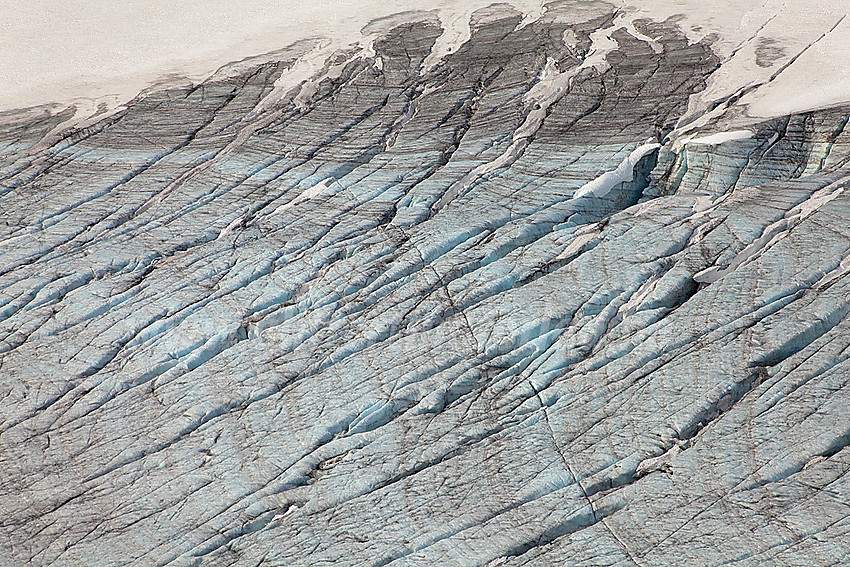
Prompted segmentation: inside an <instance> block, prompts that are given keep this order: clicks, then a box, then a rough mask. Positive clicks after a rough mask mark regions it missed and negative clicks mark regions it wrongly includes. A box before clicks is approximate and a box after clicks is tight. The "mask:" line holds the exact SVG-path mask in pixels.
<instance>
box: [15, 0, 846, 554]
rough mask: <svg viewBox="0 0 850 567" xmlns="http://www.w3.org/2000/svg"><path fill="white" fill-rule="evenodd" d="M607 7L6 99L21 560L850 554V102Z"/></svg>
mask: <svg viewBox="0 0 850 567" xmlns="http://www.w3.org/2000/svg"><path fill="white" fill-rule="evenodd" d="M582 6H584V7H585V8H587V7H588V5H587V4H586V3H585V4H582ZM594 6H595V8H594V9H588V10H586V11H583V12H582V11H578V10H576V11H575V12H573V16H574V17H572V19H568V18H560V17H556V15H557V14H556V13H555V12H554V11H552V12H551V13H550V12H547V13H548V14H549V16H550V17H548V18H547V16H546V14H544V15H543V16H542V17H541V18H540V19H537V20H531V21H529V19H528V18H525V17H524V15H523V14H522V13H520V12H517V11H513V10H511V9H509V8H507V7H505V6H497V7H493V8H490V9H487V10H484V11H478V12H475V13H474V14H472V19H471V24H470V27H469V28H468V31H469V37H468V38H465V36H464V35H463V34H460V35H459V36H458V37H460V38H461V39H464V38H465V39H464V41H463V42H462V43H459V42H451V45H453V46H456V47H454V48H453V49H452V50H451V51H450V52H449V51H448V50H447V49H445V50H443V47H439V49H441V50H443V51H445V53H444V54H443V53H442V51H441V56H440V58H439V59H438V58H436V57H432V58H431V59H430V60H428V58H429V57H430V56H431V54H432V53H433V48H434V46H435V45H438V46H440V45H447V44H449V42H447V41H443V40H440V38H443V37H444V30H443V29H442V27H441V20H440V19H439V18H437V17H436V16H435V15H434V14H420V16H421V18H420V19H419V20H418V21H413V22H408V23H404V20H402V23H401V24H400V25H399V26H388V27H387V32H386V33H385V34H384V35H379V36H377V37H376V38H375V41H374V43H373V44H372V45H371V48H370V49H371V51H370V50H369V49H365V48H364V49H363V50H355V51H353V52H351V51H346V52H341V53H339V54H338V55H337V56H336V57H334V58H333V60H331V61H329V62H328V64H327V65H322V66H321V67H320V68H318V69H316V73H315V74H314V76H312V78H310V79H309V81H308V82H302V83H299V84H297V85H293V86H292V88H291V89H290V90H289V91H287V92H285V93H281V89H280V85H281V81H280V79H281V77H282V76H283V74H284V73H286V72H287V71H288V70H289V69H292V68H296V67H297V66H298V65H299V64H303V62H304V61H305V59H303V55H304V52H303V50H302V51H299V50H298V49H296V48H293V49H291V50H287V51H284V52H280V53H279V54H278V56H277V57H276V58H275V57H272V58H270V59H268V60H266V61H265V62H259V61H256V62H254V63H253V64H252V63H251V62H246V63H245V64H244V65H242V66H239V67H238V68H236V69H235V70H234V69H232V70H231V72H227V73H222V74H220V75H217V76H215V77H213V78H211V79H210V80H208V81H206V82H204V83H202V84H200V85H195V86H192V87H181V88H173V89H168V90H162V91H159V92H155V93H151V94H149V95H148V96H146V97H142V98H139V99H137V100H136V101H134V102H133V103H132V104H130V105H129V106H128V107H127V108H126V109H123V110H120V111H118V112H116V113H114V114H112V115H110V116H107V117H105V118H104V119H103V120H100V121H97V122H95V123H94V124H92V125H89V126H88V127H87V128H85V129H82V130H77V131H73V132H65V133H64V134H62V135H58V136H57V135H56V130H55V129H56V126H57V125H58V124H61V123H62V122H63V121H65V120H67V119H68V118H69V117H70V116H69V114H71V113H73V111H68V112H66V113H65V114H63V115H55V116H54V115H49V114H43V115H34V113H32V112H22V113H12V114H7V115H5V116H4V117H3V122H2V126H0V396H2V400H3V404H2V406H0V407H2V410H0V471H2V475H0V565H4V566H5V565H19V564H35V565H57V566H58V565H81V566H82V565H239V566H243V565H244V566H256V565H281V566H283V565H286V566H290V565H305V566H307V565H309V566H315V565H372V566H384V565H393V566H401V565H423V566H424V565H429V566H430V565H481V566H484V565H512V566H514V565H516V566H518V565H587V566H591V565H593V566H597V565H621V566H648V565H659V566H662V565H663V566H669V565H739V566H743V565H753V566H755V565H840V564H843V563H846V562H847V561H848V560H850V558H848V553H850V536H848V529H850V519H848V518H850V480H848V475H847V473H848V470H850V450H848V449H847V445H848V443H850V417H848V412H847V407H848V403H850V399H848V398H850V389H848V388H850V386H848V382H850V366H848V364H849V363H848V353H850V319H848V317H847V315H848V312H850V300H848V298H850V279H848V278H847V275H848V273H850V260H848V258H850V217H849V216H848V214H849V213H848V211H850V193H848V192H847V191H846V188H847V187H848V185H850V166H848V159H850V128H848V120H847V115H848V109H847V108H841V107H839V108H833V109H830V110H823V111H818V112H810V113H803V114H795V115H791V116H785V117H779V118H774V119H771V120H767V121H764V122H760V123H758V124H755V125H752V126H750V127H748V130H747V131H746V135H744V134H742V133H741V132H740V131H733V132H731V133H730V132H728V131H725V130H723V129H722V128H721V127H722V125H723V121H724V120H725V119H726V118H727V117H726V116H725V115H724V114H723V112H718V113H715V114H714V115H711V114H708V115H706V116H705V119H704V120H702V121H701V122H700V123H699V125H698V127H697V126H693V125H692V126H693V127H692V128H690V129H688V130H686V129H685V128H683V126H682V125H681V124H680V128H679V129H678V130H674V128H675V127H676V124H677V121H679V119H680V117H681V116H682V115H683V114H684V112H685V111H686V109H687V107H688V101H689V99H690V97H691V95H693V94H694V93H697V92H700V91H701V90H702V89H703V88H704V87H705V86H706V84H707V81H708V80H709V78H710V76H711V73H712V72H714V71H715V70H716V69H717V67H718V64H719V60H718V58H717V57H716V56H715V55H713V54H712V52H711V50H710V45H709V43H708V42H696V43H695V42H692V41H689V40H688V38H687V37H686V36H685V35H684V34H683V33H682V32H681V31H680V30H679V28H678V27H677V25H676V23H675V22H674V21H670V22H666V23H663V24H660V23H649V22H645V23H643V24H641V25H640V26H639V30H637V31H638V33H637V34H636V33H635V30H632V29H630V27H629V26H628V25H627V24H626V23H623V24H622V25H620V24H619V23H617V22H618V20H617V18H619V17H620V15H618V14H617V13H616V12H615V11H614V10H613V8H610V7H609V6H607V5H603V4H598V5H594ZM576 14H579V15H581V16H583V17H578V16H576ZM406 19H407V20H409V19H410V17H409V15H408V16H406ZM414 20H416V19H415V18H414ZM642 36H645V37H642ZM564 38H569V39H570V41H568V42H565V41H564ZM647 38H652V41H648V40H647ZM441 41H442V43H441ZM609 42H613V44H615V45H613V44H611V43H609ZM602 44H604V49H601V50H600V49H596V50H594V45H596V46H597V47H598V46H600V45H602ZM302 47H303V46H302ZM319 48H320V49H321V46H320V47H319ZM309 49H312V47H309ZM600 53H604V57H601V56H599V57H598V54H600ZM426 60H427V63H426ZM559 78H560V79H563V80H560V79H559ZM276 84H277V85H278V87H277V91H276V90H275V89H276V86H275V85H276ZM299 95H302V96H300V97H299ZM536 105H537V106H536ZM544 107H545V112H543V113H541V112H539V110H540V109H541V108H544ZM721 111H724V110H723V109H722V108H721ZM680 136H688V137H689V138H690V140H691V142H690V143H687V142H686V141H685V143H678V144H677V140H679V141H682V139H680ZM700 140H701V141H702V142H703V143H699V141H700ZM504 156H509V159H508V158H505V157H504ZM498 160H503V161H498ZM494 164H495V165H494ZM473 172H474V173H473ZM446 195H450V197H449V198H447V197H446Z"/></svg>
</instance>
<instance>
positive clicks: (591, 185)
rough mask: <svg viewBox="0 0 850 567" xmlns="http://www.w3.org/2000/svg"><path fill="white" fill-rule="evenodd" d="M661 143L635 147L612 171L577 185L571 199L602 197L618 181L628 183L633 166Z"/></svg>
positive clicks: (632, 177) (633, 172)
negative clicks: (579, 185) (577, 187)
mask: <svg viewBox="0 0 850 567" xmlns="http://www.w3.org/2000/svg"><path fill="white" fill-rule="evenodd" d="M660 147H661V144H657V143H649V144H643V145H641V146H638V147H637V148H635V149H634V150H633V151H632V153H630V154H629V155H628V156H626V157H625V158H624V159H623V161H621V162H620V165H618V166H617V168H616V169H615V170H613V171H606V172H605V173H603V174H602V175H600V176H599V177H597V178H596V179H594V180H592V181H589V182H587V183H585V184H584V185H582V186H581V187H579V189H578V190H577V191H576V192H575V194H573V199H579V198H581V197H604V196H605V195H607V194H608V193H610V192H611V189H613V188H614V187H616V186H617V185H619V184H620V183H628V182H629V181H631V180H632V179H634V174H635V166H636V165H637V163H638V162H639V161H640V160H641V159H642V158H643V157H644V156H646V155H648V154H649V153H651V152H653V151H655V150H657V149H658V148H660Z"/></svg>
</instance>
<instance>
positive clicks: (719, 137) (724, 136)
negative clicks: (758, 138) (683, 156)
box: [682, 130, 753, 146]
mask: <svg viewBox="0 0 850 567" xmlns="http://www.w3.org/2000/svg"><path fill="white" fill-rule="evenodd" d="M752 137H753V131H752V130H732V131H729V132H717V133H716V134H709V135H707V136H700V137H699V138H686V139H684V140H682V144H683V145H693V146H716V145H719V144H724V143H726V142H733V141H735V140H746V139H748V138H752Z"/></svg>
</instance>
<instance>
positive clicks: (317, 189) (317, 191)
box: [268, 177, 336, 217]
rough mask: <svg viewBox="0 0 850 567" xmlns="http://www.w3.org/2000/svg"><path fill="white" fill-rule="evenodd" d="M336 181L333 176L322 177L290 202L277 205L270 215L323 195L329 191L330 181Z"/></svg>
mask: <svg viewBox="0 0 850 567" xmlns="http://www.w3.org/2000/svg"><path fill="white" fill-rule="evenodd" d="M334 181H336V180H335V179H334V178H333V177H326V178H325V179H322V180H321V181H319V182H318V183H316V184H315V185H313V186H312V187H309V188H307V189H305V190H304V191H302V192H301V194H300V195H298V196H297V197H295V198H294V199H292V200H291V201H289V202H288V203H284V204H283V205H280V206H279V207H277V208H276V209H275V210H274V211H272V212H271V213H269V215H268V216H269V217H272V216H274V215H276V214H278V213H282V212H283V211H286V210H289V209H291V208H292V207H294V206H295V205H298V204H300V203H303V202H305V201H309V200H310V199H315V198H316V197H318V196H319V195H321V194H322V193H324V192H325V191H327V189H328V185H329V184H330V183H333V182H334Z"/></svg>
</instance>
